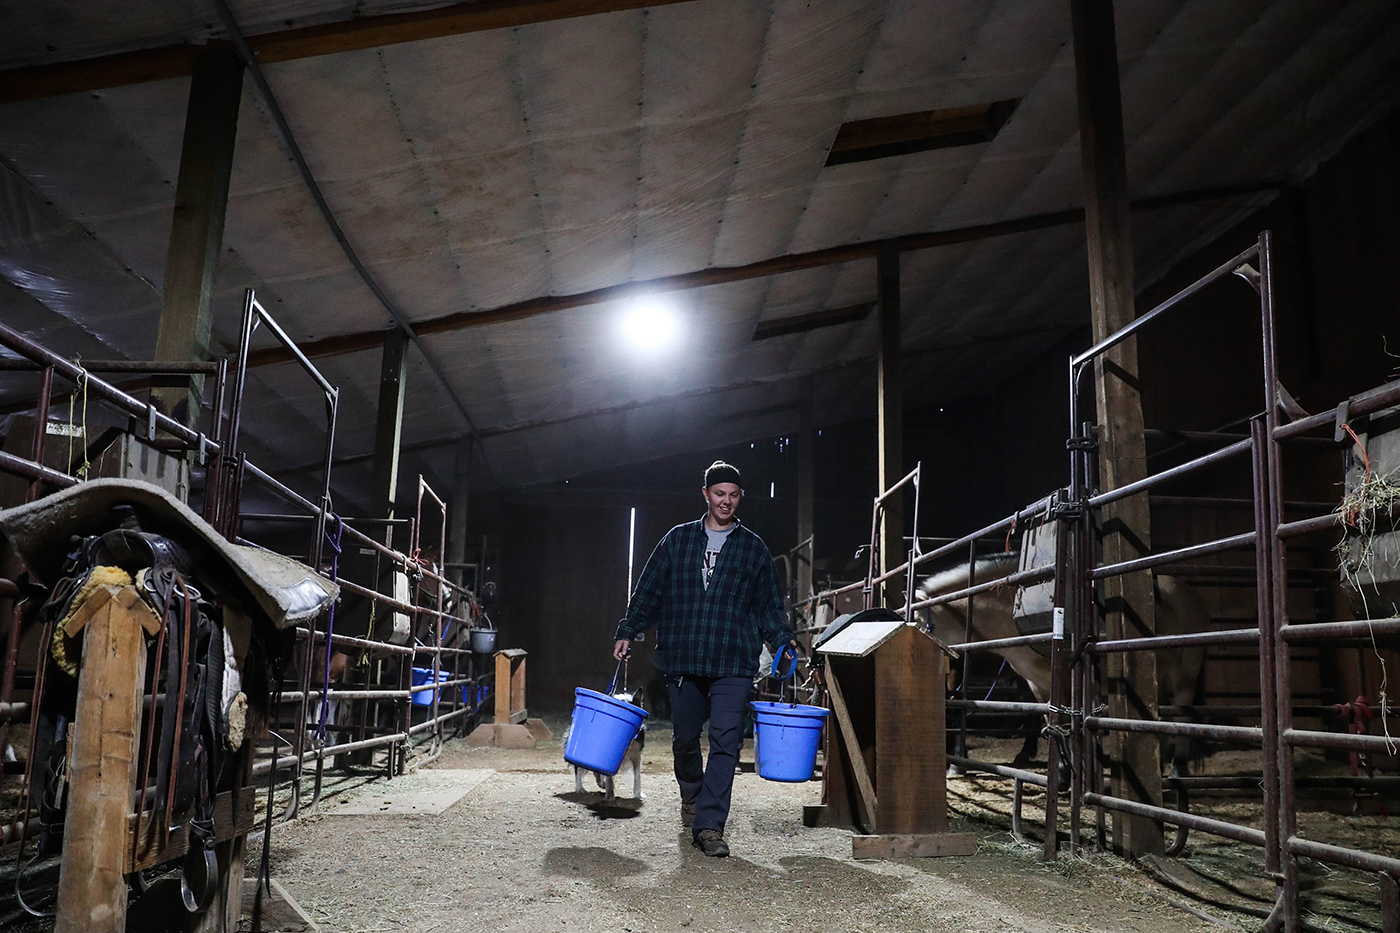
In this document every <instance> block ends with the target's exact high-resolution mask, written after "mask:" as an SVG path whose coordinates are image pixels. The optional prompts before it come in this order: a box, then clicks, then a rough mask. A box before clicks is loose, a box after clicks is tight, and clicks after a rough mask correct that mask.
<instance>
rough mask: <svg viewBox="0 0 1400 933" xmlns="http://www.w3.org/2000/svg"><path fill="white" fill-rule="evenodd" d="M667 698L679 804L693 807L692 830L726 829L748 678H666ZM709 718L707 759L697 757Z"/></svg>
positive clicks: (748, 686)
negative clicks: (708, 754) (672, 731)
mask: <svg viewBox="0 0 1400 933" xmlns="http://www.w3.org/2000/svg"><path fill="white" fill-rule="evenodd" d="M666 686H667V688H668V689H669V691H670V694H671V724H672V726H673V727H674V728H675V737H674V738H673V739H672V742H671V750H672V751H673V752H674V753H675V757H676V783H678V784H679V785H680V788H681V800H682V801H684V802H686V803H691V802H694V804H695V823H694V825H693V827H692V831H693V832H696V833H698V832H700V830H702V829H717V830H719V831H720V832H723V831H724V822H725V820H727V819H728V818H729V799H730V795H731V792H732V791H733V789H734V769H735V768H736V767H737V766H738V764H739V746H740V745H741V744H742V743H743V741H744V711H745V708H746V707H747V705H748V700H749V689H750V688H751V687H752V686H753V681H752V678H750V677H691V676H689V675H685V676H676V675H672V676H670V677H667V678H666ZM706 719H709V720H710V760H709V763H708V764H707V763H706V762H705V761H704V760H703V758H702V757H701V755H700V729H701V727H703V726H704V724H705V720H706Z"/></svg>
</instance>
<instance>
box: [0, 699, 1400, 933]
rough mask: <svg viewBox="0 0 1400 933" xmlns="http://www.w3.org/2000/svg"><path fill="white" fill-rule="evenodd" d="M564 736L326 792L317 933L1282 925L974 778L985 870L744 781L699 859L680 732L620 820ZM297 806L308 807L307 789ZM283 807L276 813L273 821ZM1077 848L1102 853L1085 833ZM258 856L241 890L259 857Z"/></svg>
mask: <svg viewBox="0 0 1400 933" xmlns="http://www.w3.org/2000/svg"><path fill="white" fill-rule="evenodd" d="M563 725H564V723H562V722H559V721H551V722H550V726H551V727H552V728H553V729H554V731H555V736H556V738H555V739H554V740H552V741H549V742H542V743H540V744H539V746H538V747H537V748H535V749H530V750H509V749H495V748H469V747H467V746H466V745H465V744H464V743H463V742H461V741H460V740H456V741H451V742H449V743H447V745H446V746H445V748H444V749H443V752H442V755H441V756H440V757H438V758H437V759H436V760H434V761H432V762H431V763H426V762H424V761H423V757H424V756H423V754H422V753H423V752H425V751H427V749H426V748H422V747H420V749H419V753H420V754H419V757H418V758H417V759H415V761H416V763H417V766H416V767H415V768H414V769H413V772H412V773H410V774H409V775H407V776H405V777H401V778H396V779H395V780H393V781H386V780H384V779H383V778H382V777H381V776H376V775H372V774H370V773H368V772H366V773H361V774H352V775H348V776H346V775H339V774H333V773H331V772H327V776H326V783H325V794H324V796H323V798H322V800H321V802H320V803H319V804H318V805H317V806H316V807H315V809H314V810H313V811H312V812H311V813H310V814H308V815H306V816H304V817H302V818H301V819H299V820H297V821H295V822H293V823H290V824H286V825H280V826H278V827H276V828H275V830H274V832H273V838H272V845H271V865H272V877H273V878H274V879H275V880H276V881H277V882H278V883H279V884H280V886H281V887H282V888H283V889H284V890H285V891H286V892H287V894H288V895H290V897H291V898H292V899H293V900H295V901H297V902H298V903H299V904H300V906H301V908H302V909H303V911H304V913H305V915H306V916H307V917H309V918H310V919H311V920H312V921H313V922H314V924H315V926H316V928H317V929H318V930H320V931H324V933H416V931H424V933H427V931H432V933H439V931H486V930H490V931H503V933H505V931H522V933H524V931H529V933H534V931H550V930H554V931H565V933H567V931H569V930H576V931H584V933H592V931H616V933H652V931H654V933H667V931H675V933H679V931H691V930H725V931H728V930H734V931H762V933H775V931H780V930H786V929H793V930H803V931H813V933H828V931H829V933H875V931H880V933H903V931H911V933H912V931H920V933H922V931H958V933H978V931H989V933H990V931H998V933H999V931H1003V930H1008V931H1036V933H1039V931H1114V933H1116V931H1129V930H1132V931H1144V933H1167V931H1206V930H1220V929H1236V930H1242V931H1245V930H1255V929H1258V928H1259V926H1260V924H1261V923H1262V918H1263V917H1264V916H1265V915H1266V914H1267V913H1268V909H1269V907H1270V906H1271V905H1272V903H1273V883H1272V882H1271V881H1270V880H1268V877H1267V875H1266V873H1265V872H1264V865H1263V858H1262V853H1261V852H1260V851H1259V850H1257V849H1254V848H1252V847H1249V846H1245V845H1242V844H1238V843H1234V842H1230V841H1228V840H1223V839H1218V838H1214V837H1210V836H1206V835H1202V834H1193V835H1192V836H1191V838H1190V842H1189V845H1188V848H1187V850H1186V853H1185V855H1184V856H1183V857H1182V858H1178V859H1146V860H1143V861H1142V862H1138V863H1135V864H1134V863H1129V862H1127V861H1124V860H1122V859H1118V858H1115V857H1112V856H1109V855H1095V854H1092V852H1093V846H1092V837H1091V836H1087V835H1086V836H1085V837H1084V838H1085V841H1086V843H1088V844H1087V845H1086V847H1085V849H1084V851H1085V852H1086V853H1090V854H1088V855H1087V856H1085V857H1077V858H1073V857H1070V856H1069V855H1068V854H1062V855H1061V856H1060V858H1059V859H1058V860H1057V861H1056V862H1054V863H1052V864H1048V865H1047V864H1043V863H1041V862H1040V860H1039V856H1040V848H1041V847H1040V845H1039V839H1040V827H1041V826H1043V821H1044V816H1043V810H1042V809H1041V805H1042V803H1043V795H1042V794H1040V793H1039V792H1038V791H1037V790H1036V789H1035V788H1027V790H1026V799H1025V804H1024V814H1023V816H1024V823H1023V829H1024V831H1025V833H1026V836H1027V838H1026V839H1025V840H1017V839H1015V838H1013V836H1012V834H1011V832H1010V829H1011V819H1010V814H1011V807H1012V802H1011V799H1012V798H1011V784H1010V782H1008V781H1005V780H1001V779H997V778H991V777H978V776H976V775H969V776H964V777H956V778H950V779H949V782H948V791H949V805H950V809H951V811H952V813H953V826H952V827H951V828H952V829H953V830H954V831H962V832H973V833H975V834H976V835H977V837H978V852H977V854H976V855H975V856H972V857H968V858H947V859H911V860H902V861H889V862H877V861H855V860H853V859H851V857H850V853H851V837H850V833H848V832H846V831H843V830H838V829H827V828H823V829H809V828H806V827H804V826H803V825H802V807H803V805H804V804H811V803H817V802H819V799H820V793H821V785H820V784H819V783H817V782H813V783H809V784H803V785H789V784H774V783H770V782H767V781H763V780H761V779H760V778H759V777H758V776H757V775H755V774H754V773H752V771H747V772H745V773H741V774H739V775H737V776H736V780H735V793H734V808H733V812H732V814H731V817H730V822H729V827H728V838H729V840H730V843H731V845H732V846H733V850H734V854H733V855H732V856H731V857H730V858H728V859H706V858H704V857H703V856H702V855H700V853H699V852H697V851H696V850H695V849H694V848H692V847H691V845H690V837H689V833H688V832H687V831H686V830H684V829H683V828H682V827H681V824H680V815H679V798H678V796H677V793H676V786H675V781H674V780H673V778H672V777H671V773H670V732H669V729H668V728H667V724H665V723H658V724H655V725H653V726H652V727H651V728H650V731H649V733H648V740H647V746H646V750H645V755H644V761H643V782H642V783H643V791H644V792H645V794H646V798H645V799H644V800H643V801H641V802H640V803H637V802H635V801H632V800H630V799H628V797H627V795H628V794H630V790H631V782H630V780H625V781H624V782H623V783H624V785H625V786H623V787H622V788H620V791H621V793H622V794H623V797H622V798H621V799H619V800H617V801H615V802H613V803H612V804H605V803H603V801H602V794H601V792H599V791H597V790H596V789H595V787H596V785H594V784H593V783H591V779H590V783H588V784H586V785H585V788H586V789H585V792H584V793H582V794H578V793H575V792H574V778H573V772H572V768H570V767H569V766H567V765H566V764H565V763H564V761H563V753H562V748H561V745H560V742H559V740H558V736H559V734H560V732H561V727H562V726H563ZM1018 746H1019V741H1017V740H991V739H976V738H974V740H973V749H972V754H973V757H977V758H984V759H987V760H993V761H998V760H999V761H1007V760H1010V758H1011V756H1012V755H1013V754H1014V753H1015V750H1016V748H1017V747H1018ZM1257 754H1258V753H1257V752H1255V753H1232V752H1223V753H1220V754H1216V755H1212V756H1211V757H1210V758H1208V759H1206V761H1205V762H1204V771H1205V772H1206V773H1246V772H1248V771H1249V770H1251V768H1253V769H1257V767H1258V764H1257ZM750 755H751V751H750V748H749V747H748V746H746V750H745V756H746V758H747V757H749V756H750ZM1299 766H1300V773H1321V772H1324V771H1330V770H1335V769H1336V768H1338V767H1342V768H1345V764H1341V765H1339V764H1337V763H1335V762H1330V763H1329V762H1323V761H1322V759H1321V757H1320V756H1318V757H1317V760H1315V761H1314V760H1311V759H1310V758H1309V757H1307V756H1300V760H1299ZM381 773H382V772H381ZM12 783H13V779H11V780H9V781H7V787H8V785H9V784H12ZM305 788H306V789H305V793H306V797H307V798H309V796H310V782H309V781H308V782H307V784H306V785H305ZM1331 795H1332V797H1333V798H1335V799H1332V800H1312V801H1310V802H1308V803H1306V804H1305V806H1306V807H1307V808H1308V809H1306V810H1305V811H1304V812H1301V813H1300V814H1299V829H1300V832H1301V833H1302V834H1303V835H1305V836H1310V837H1312V838H1317V839H1322V840H1325V841H1329V842H1336V843H1340V844H1353V845H1360V846H1363V847H1365V848H1368V849H1371V850H1373V851H1381V852H1384V853H1386V854H1390V855H1400V833H1397V832H1396V830H1397V828H1400V827H1396V826H1395V825H1393V822H1394V821H1393V820H1392V818H1391V817H1389V816H1388V815H1386V812H1385V809H1384V806H1383V802H1382V801H1379V800H1377V799H1375V798H1363V799H1360V800H1353V799H1352V798H1350V797H1346V794H1345V793H1344V792H1340V793H1339V792H1331ZM1343 798H1346V799H1343ZM284 801H285V794H283V793H279V799H278V801H277V808H278V809H279V810H280V809H281V806H282V804H283V803H284ZM1353 805H1355V807H1356V809H1357V810H1358V812H1357V814H1356V815H1353V814H1352V809H1353ZM1191 809H1192V811H1193V812H1197V813H1202V814H1205V815H1209V816H1215V817H1217V818H1221V819H1227V820H1230V821H1232V822H1237V823H1243V824H1246V825H1256V826H1257V825H1258V822H1259V819H1260V815H1261V813H1260V805H1259V803H1258V801H1257V800H1250V799H1247V798H1239V797H1234V798H1231V797H1215V798H1207V799H1203V800H1193V801H1192V808H1191ZM1391 809H1392V810H1394V809H1396V807H1395V802H1394V801H1391ZM1065 825H1066V823H1065V822H1063V817H1062V822H1061V827H1062V829H1063V827H1064V826H1065ZM1085 829H1086V832H1091V831H1092V814H1088V815H1087V816H1086V827H1085ZM253 841H254V843H255V844H254V845H253V846H251V847H250V860H249V864H248V871H249V874H250V875H251V874H252V873H254V872H255V871H256V859H257V856H258V855H259V854H260V850H261V846H260V844H259V842H258V839H257V837H254V839H253ZM1302 864H1303V888H1304V907H1305V914H1304V920H1305V924H1306V927H1307V928H1308V929H1309V930H1318V931H1355V933H1363V931H1365V933H1369V931H1373V930H1379V929H1380V916H1379V909H1378V908H1379V904H1378V890H1377V886H1376V884H1375V883H1374V882H1373V881H1372V880H1371V879H1370V878H1368V877H1367V876H1365V875H1364V874H1362V873H1358V872H1350V871H1346V870H1331V869H1328V868H1326V867H1325V866H1322V865H1319V864H1317V863H1312V862H1309V861H1307V860H1304V861H1303V863H1302ZM57 870H58V863H57V859H49V860H46V861H44V862H41V863H38V864H34V865H28V866H26V869H25V875H24V885H23V886H24V889H25V890H26V891H27V892H29V895H30V900H31V901H34V900H38V901H40V902H42V901H43V897H42V894H43V893H44V891H45V889H47V890H49V891H51V890H52V886H53V885H54V884H55V883H56V881H57ZM13 872H14V863H13V860H12V859H6V860H5V864H0V929H3V930H5V931H6V933H10V931H14V933H48V931H50V930H52V928H53V924H52V921H51V920H50V921H43V920H33V919H31V918H29V917H28V916H27V915H25V914H23V912H22V911H20V910H19V909H18V905H17V904H16V902H15V900H14V896H13V892H14V874H13ZM41 906H51V904H41ZM175 913H178V911H176V912H175ZM288 916H290V917H291V918H292V919H293V920H294V919H295V915H294V914H293V915H288V914H285V913H283V912H281V911H280V909H279V912H277V913H275V914H274V916H273V919H274V920H275V919H278V918H283V917H288ZM133 922H135V918H134V917H133ZM273 928H274V929H278V930H284V931H293V930H300V929H304V928H303V927H300V926H298V925H297V924H296V923H295V922H293V923H290V924H286V923H283V924H280V925H279V924H273ZM148 929H150V930H155V929H157V928H156V927H151V928H148ZM243 929H245V930H246V929H248V923H247V920H246V919H245V921H244V924H243Z"/></svg>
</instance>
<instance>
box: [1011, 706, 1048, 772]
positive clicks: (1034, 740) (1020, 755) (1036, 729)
mask: <svg viewBox="0 0 1400 933" xmlns="http://www.w3.org/2000/svg"><path fill="white" fill-rule="evenodd" d="M1044 724H1045V720H1044V718H1043V717H1041V716H1035V715H1031V716H1027V717H1026V741H1025V743H1024V744H1023V745H1022V746H1021V750H1020V751H1019V752H1017V753H1016V758H1015V759H1014V760H1013V761H1012V762H1011V766H1012V767H1013V768H1024V767H1026V766H1027V765H1029V764H1030V763H1031V762H1032V761H1035V756H1036V752H1038V751H1040V730H1041V728H1042V727H1043V726H1044Z"/></svg>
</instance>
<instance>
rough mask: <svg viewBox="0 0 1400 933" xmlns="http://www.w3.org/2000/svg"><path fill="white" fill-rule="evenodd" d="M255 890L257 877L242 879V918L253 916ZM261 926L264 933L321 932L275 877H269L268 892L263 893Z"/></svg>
mask: <svg viewBox="0 0 1400 933" xmlns="http://www.w3.org/2000/svg"><path fill="white" fill-rule="evenodd" d="M257 890H258V879H257V878H244V879H243V919H244V920H251V918H252V916H253V899H254V898H255V897H256V895H257ZM262 928H263V930H264V933H321V928H320V927H319V926H318V925H317V924H316V921H314V920H312V919H311V917H310V916H309V915H308V914H307V912H306V909H305V908H304V907H302V906H301V905H300V904H298V903H297V901H296V898H294V897H292V896H291V895H290V894H288V893H287V889H286V888H284V887H282V884H281V882H279V881H278V880H277V879H276V878H273V879H271V884H270V885H269V886H268V892H267V893H266V894H264V895H263V903H262Z"/></svg>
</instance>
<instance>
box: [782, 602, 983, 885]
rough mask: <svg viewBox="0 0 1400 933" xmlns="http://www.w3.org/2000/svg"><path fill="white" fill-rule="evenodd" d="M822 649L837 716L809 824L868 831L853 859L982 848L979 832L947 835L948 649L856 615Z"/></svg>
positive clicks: (914, 629) (899, 625)
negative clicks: (818, 797) (819, 797)
mask: <svg viewBox="0 0 1400 933" xmlns="http://www.w3.org/2000/svg"><path fill="white" fill-rule="evenodd" d="M816 650H817V653H818V654H820V655H822V656H823V657H824V659H825V661H826V675H825V676H826V685H827V689H828V693H829V700H828V705H829V706H830V708H831V713H832V715H831V717H830V720H829V722H830V723H831V725H829V726H828V728H827V730H826V764H825V766H824V767H823V769H822V801H823V806H821V807H814V808H810V810H809V812H808V813H807V814H806V818H807V822H808V823H809V825H826V826H846V827H851V828H853V829H855V830H856V831H857V832H858V833H863V835H856V836H855V837H854V838H852V840H851V855H852V857H853V858H905V857H911V856H937V855H973V854H975V853H976V852H977V838H976V836H975V835H973V834H972V833H950V832H948V800H947V788H946V785H945V774H946V771H947V751H946V748H945V745H944V741H945V732H946V725H945V722H944V696H943V690H944V677H945V674H946V672H947V669H948V657H949V654H950V652H949V651H948V649H947V648H945V647H944V646H943V645H941V644H940V643H939V642H938V641H937V640H936V639H934V638H933V637H932V636H931V635H929V634H928V633H927V632H925V631H924V630H923V629H921V628H919V627H918V626H917V625H909V624H906V623H904V622H902V621H899V620H897V619H896V620H890V621H883V620H872V621H854V620H853V621H852V622H850V623H849V624H848V625H847V626H846V627H845V628H844V629H842V630H841V631H840V632H838V633H837V634H836V635H834V636H833V637H832V638H830V639H829V640H828V641H827V642H825V643H824V644H822V645H821V646H820V647H818V648H817V649H816Z"/></svg>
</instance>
